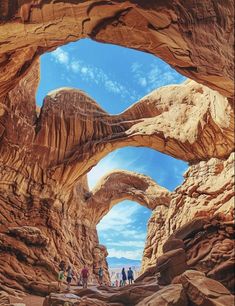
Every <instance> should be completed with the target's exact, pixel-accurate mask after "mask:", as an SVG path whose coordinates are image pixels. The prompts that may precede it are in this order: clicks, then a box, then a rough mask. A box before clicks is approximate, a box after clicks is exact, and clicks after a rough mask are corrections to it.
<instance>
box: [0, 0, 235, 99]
mask: <svg viewBox="0 0 235 306" xmlns="http://www.w3.org/2000/svg"><path fill="white" fill-rule="evenodd" d="M0 22H1V23H0V33H1V36H0V37H1V41H2V42H3V43H2V44H1V45H0V62H1V68H2V69H1V70H2V71H1V74H0V92H1V95H3V94H5V93H6V92H8V91H9V90H10V89H12V88H13V87H14V86H15V84H17V83H18V81H19V79H20V78H22V76H24V75H25V74H26V73H27V72H28V69H29V67H30V66H31V64H32V63H33V62H34V61H35V59H36V58H37V57H38V56H40V55H41V54H42V53H44V52H46V51H50V50H52V49H54V48H55V47H57V46H60V45H63V44H65V43H68V42H71V41H75V40H78V39H80V38H84V37H91V38H92V39H95V40H97V41H101V42H106V43H113V44H118V45H123V46H126V47H129V48H134V49H138V50H142V51H145V52H149V53H152V54H155V55H157V56H158V57H160V58H162V59H164V60H165V61H166V62H168V63H169V64H170V65H171V66H172V67H174V68H175V69H176V70H177V71H179V72H180V73H182V74H184V75H186V76H187V77H189V78H191V79H194V80H196V81H198V82H199V83H202V84H206V85H207V86H209V87H211V88H213V89H215V90H218V91H219V92H220V93H222V94H223V95H225V96H228V97H231V96H233V69H231V67H232V66H233V2H232V1H231V0H226V1H219V2H218V1H214V0H207V1H204V0H200V1H197V2H195V1H193V0H190V1H184V0H177V1H173V2H172V1H170V0H168V1H164V2H162V1H148V2H146V1H135V0H132V1H122V2H120V1H117V0H112V1H108V0H107V1H82V2H80V1H54V0H49V1H48V0H40V1H27V3H25V2H21V1H19V2H17V1H14V2H12V1H10V0H3V1H2V2H1V6H0ZM6 42H7V43H6ZM16 59H17V61H16ZM5 71H7V74H6V73H5Z"/></svg>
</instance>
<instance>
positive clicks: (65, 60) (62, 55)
mask: <svg viewBox="0 0 235 306" xmlns="http://www.w3.org/2000/svg"><path fill="white" fill-rule="evenodd" d="M51 56H52V57H53V58H54V59H55V61H56V62H58V63H60V64H63V65H66V67H68V64H69V54H68V52H66V51H64V50H63V49H62V48H57V49H56V50H55V51H53V52H52V53H51Z"/></svg>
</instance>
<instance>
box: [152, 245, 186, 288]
mask: <svg viewBox="0 0 235 306" xmlns="http://www.w3.org/2000/svg"><path fill="white" fill-rule="evenodd" d="M186 269H187V263H186V254H185V250H183V249H176V250H172V251H169V252H167V253H165V254H163V255H162V256H160V257H159V258H158V259H157V270H158V272H160V276H159V278H158V282H159V284H161V285H168V284H170V283H171V281H172V280H173V278H174V277H175V276H177V275H180V274H182V273H183V272H184V271H185V270H186Z"/></svg>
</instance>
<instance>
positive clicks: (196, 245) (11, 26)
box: [0, 0, 234, 306]
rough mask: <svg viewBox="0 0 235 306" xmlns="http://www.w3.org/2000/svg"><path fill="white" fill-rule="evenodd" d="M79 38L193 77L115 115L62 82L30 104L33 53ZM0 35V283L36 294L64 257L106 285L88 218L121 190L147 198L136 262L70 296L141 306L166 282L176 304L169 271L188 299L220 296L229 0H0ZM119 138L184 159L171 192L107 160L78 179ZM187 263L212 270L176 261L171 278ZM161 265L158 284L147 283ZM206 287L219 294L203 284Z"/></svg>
mask: <svg viewBox="0 0 235 306" xmlns="http://www.w3.org/2000/svg"><path fill="white" fill-rule="evenodd" d="M84 37H91V38H93V39H95V40H98V41H101V42H110V43H115V44H119V45H123V46H127V47H131V48H135V49H138V50H143V51H147V52H150V53H152V54H155V55H157V56H159V57H161V58H162V59H164V60H165V61H167V62H168V63H169V64H170V65H171V66H173V67H175V69H176V70H178V71H179V72H181V73H182V74H184V75H186V76H188V77H190V78H191V79H194V80H196V81H198V82H199V83H200V84H198V83H196V82H195V81H192V80H191V81H189V80H188V81H186V82H185V83H183V84H181V85H172V86H167V87H164V88H160V89H158V90H156V91H154V92H152V93H150V94H149V95H147V96H146V97H144V98H142V99H141V100H140V101H138V102H137V103H136V104H134V105H133V106H132V107H130V108H129V109H127V110H126V111H124V112H123V113H121V114H119V115H109V114H108V113H106V112H105V111H104V110H103V109H102V108H101V107H100V106H99V105H98V104H97V103H96V102H95V101H94V100H93V99H92V98H90V97H89V96H87V95H86V94H85V93H83V92H81V91H79V90H76V89H69V88H62V89H59V90H56V91H54V92H51V93H49V94H48V95H47V96H46V98H45V99H44V104H43V107H42V108H41V109H40V110H38V109H36V104H35V92H36V88H37V85H38V81H39V67H38V61H37V58H38V57H39V55H41V54H42V53H44V52H46V51H51V50H54V49H55V48H56V47H58V46H59V45H63V44H65V43H67V42H70V41H75V40H78V39H80V38H84ZM0 39H1V41H0V68H1V69H0V97H1V99H0V174H1V176H0V252H1V253H0V269H1V271H0V272H1V273H0V288H2V289H3V290H5V291H7V292H8V293H11V292H12V291H14V292H16V293H17V292H20V291H25V290H26V291H30V292H35V293H37V294H42V295H45V294H47V293H48V292H50V288H49V287H50V284H52V283H54V282H55V280H56V274H57V272H58V264H59V262H60V260H62V259H67V258H69V261H70V263H71V264H72V265H73V266H74V267H75V270H76V271H78V270H79V269H81V267H82V266H83V265H84V264H86V265H87V266H88V267H89V270H90V273H91V280H93V281H94V282H96V277H97V270H98V267H99V266H102V267H103V268H104V272H105V279H104V280H105V282H106V283H108V282H109V276H108V273H107V263H106V256H107V251H106V249H105V247H104V246H102V245H100V244H99V240H98V237H97V232H96V224H97V223H98V222H99V221H100V219H101V218H102V216H104V215H105V214H106V213H107V212H108V211H109V209H111V207H112V206H113V205H114V204H115V203H117V202H118V201H120V200H123V199H132V200H135V201H137V202H139V203H140V204H142V205H145V206H146V207H149V208H150V209H152V210H153V214H152V217H151V219H150V221H149V225H148V237H147V241H146V246H145V250H144V257H143V266H142V268H143V271H145V273H144V274H143V275H142V276H141V277H140V278H139V280H138V281H137V283H136V284H135V285H134V286H132V287H131V288H128V287H127V288H123V289H120V290H116V291H115V290H114V291H113V289H111V288H106V289H103V291H102V290H101V289H100V290H99V292H98V293H97V291H95V292H92V293H91V292H90V294H88V292H86V294H84V298H83V297H82V298H81V299H79V301H80V302H81V303H83V304H84V305H89V303H90V304H91V303H93V304H91V305H106V304H105V303H113V306H114V305H116V306H117V304H118V303H119V304H118V305H119V306H121V305H122V304H123V305H125V302H126V301H128V303H132V304H133V305H135V304H137V303H141V302H142V300H143V299H144V298H147V303H150V304H149V305H151V303H153V302H152V301H159V303H160V301H162V299H164V297H165V296H166V300H167V299H168V297H169V292H170V291H171V290H173V291H174V290H175V291H174V293H173V294H172V296H170V298H171V297H172V298H173V303H176V304H175V305H178V304H177V303H179V304H180V303H181V302H182V303H183V304H182V305H184V303H185V299H184V298H183V299H182V296H184V295H182V294H183V293H182V287H180V286H177V285H175V284H176V283H177V282H179V280H180V279H182V283H183V286H184V291H185V292H186V294H187V296H188V297H189V299H190V300H191V302H193V303H196V305H197V303H199V304H200V303H201V302H202V303H207V302H208V303H209V302H210V303H212V304H213V303H214V304H215V305H217V302H218V303H220V296H221V297H222V300H221V301H222V303H223V302H224V301H225V302H226V305H227V304H229V303H230V301H231V296H230V295H229V293H228V291H226V289H225V288H224V287H223V286H222V285H221V284H220V283H218V282H217V281H216V280H218V281H220V282H221V283H223V284H224V286H226V287H227V288H228V289H229V290H230V291H232V288H233V284H234V275H233V274H232V273H231V271H232V270H231V268H232V267H233V265H234V254H233V251H232V250H233V239H234V224H233V222H232V219H233V197H234V192H233V190H234V171H233V162H234V155H233V153H232V152H233V150H234V114H233V108H232V103H231V97H232V96H233V69H232V67H233V3H232V1H230V0H228V1H214V0H207V1H203V0H200V1H191V0H190V1H187V2H186V1H183V0H177V1H165V2H164V3H163V2H162V1H129V2H127V1H121V2H120V1H115V0H112V1H106V0H104V1H82V2H81V1H72V0H71V1H53V0H47V1H46V0H37V1H8V0H3V1H1V3H0ZM201 84H206V85H208V86H209V87H210V88H207V87H205V86H204V85H201ZM215 90H216V91H215ZM225 97H228V98H229V100H227V98H225ZM127 145H128V146H129V145H133V146H146V147H150V148H152V149H155V150H158V151H160V152H162V153H165V154H168V155H170V156H173V157H175V158H178V159H181V160H184V161H187V162H189V164H190V167H189V169H188V171H187V172H186V174H185V180H184V182H183V184H182V185H181V186H179V187H178V188H177V189H176V190H174V191H173V192H172V193H170V192H169V191H168V190H166V189H164V188H162V187H160V186H158V184H157V183H156V182H154V181H153V180H151V179H150V178H148V177H146V176H143V175H140V174H136V173H130V172H126V171H116V172H113V173H111V174H108V175H106V176H105V177H104V178H103V180H101V182H100V184H98V185H97V186H96V188H95V189H94V190H89V188H88V185H87V179H86V173H87V172H88V171H89V170H90V169H91V168H92V167H93V166H94V165H96V164H97V163H98V161H99V160H100V159H101V158H102V157H104V156H105V155H106V154H107V153H109V152H111V151H113V150H115V149H117V148H120V147H123V146H127ZM192 220H193V221H192ZM162 253H164V254H163V255H162ZM161 255H162V256H163V257H160V256H161ZM174 256H175V262H177V263H179V266H180V268H179V267H176V266H174ZM156 263H158V265H157V266H156ZM188 268H193V269H195V270H199V271H202V272H204V273H205V275H206V276H208V277H210V278H212V279H214V280H212V279H209V281H208V279H207V278H205V276H200V281H199V282H196V281H195V279H194V277H193V276H192V275H193V274H192V272H188V271H186V272H185V273H186V274H183V276H182V277H181V276H180V274H182V273H183V272H184V271H185V270H187V269H188ZM169 271H170V273H168V272H169ZM163 272H164V273H165V275H166V277H165V279H164V283H165V284H168V283H169V286H171V287H168V289H166V288H167V287H165V288H164V289H163V290H166V291H162V292H160V291H159V294H156V295H154V294H155V291H157V290H158V289H160V288H159V285H158V284H157V283H156V280H157V277H158V278H159V275H158V273H160V277H161V274H163ZM187 273H188V274H187ZM190 273H191V274H190ZM195 273H197V272H195ZM170 282H173V283H174V285H170ZM200 282H201V283H200ZM201 284H203V285H205V288H206V286H207V285H208V288H207V289H206V292H205V291H203V292H201V291H200V290H201V288H200V286H201ZM213 286H215V288H217V289H218V292H217V293H216V294H215V295H213V294H214V293H213V294H212V295H213V296H212V295H211V288H212V287H213ZM221 286H222V287H221ZM194 287H196V289H195V288H194ZM191 288H193V289H192V290H191ZM129 289H130V290H129ZM128 290H129V291H128ZM187 290H188V291H187ZM195 290H196V291H195ZM195 292H196V294H195ZM181 293H182V294H181ZM80 294H82V293H81V291H80ZM152 295H153V297H152V298H151V297H150V296H152ZM201 295H202V296H203V299H202V301H201V300H200V301H198V299H197V296H199V297H200V296H201ZM85 296H87V297H85ZM174 296H175V297H176V298H175V299H174ZM195 296H196V298H195ZM4 298H5V297H4ZM55 298H56V299H57V297H55ZM59 298H60V297H59ZM224 298H225V300H223V299H224ZM90 299H94V301H92V300H90ZM97 299H98V300H97ZM57 300H58V299H57ZM80 302H79V303H80ZM168 302H169V303H171V301H170V300H169V301H168V300H167V303H168ZM58 303H60V301H58ZM81 303H80V304H79V305H83V304H81ZM86 303H87V304H86ZM102 303H103V304H102ZM115 303H116V304H115ZM110 305H112V304H110Z"/></svg>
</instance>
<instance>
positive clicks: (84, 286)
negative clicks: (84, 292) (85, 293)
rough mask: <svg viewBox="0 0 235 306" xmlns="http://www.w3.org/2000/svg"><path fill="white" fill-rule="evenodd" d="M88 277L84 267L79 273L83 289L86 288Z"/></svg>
mask: <svg viewBox="0 0 235 306" xmlns="http://www.w3.org/2000/svg"><path fill="white" fill-rule="evenodd" d="M88 276H89V271H88V269H87V267H86V266H84V267H83V269H82V271H81V278H82V286H83V288H87V282H88Z"/></svg>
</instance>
